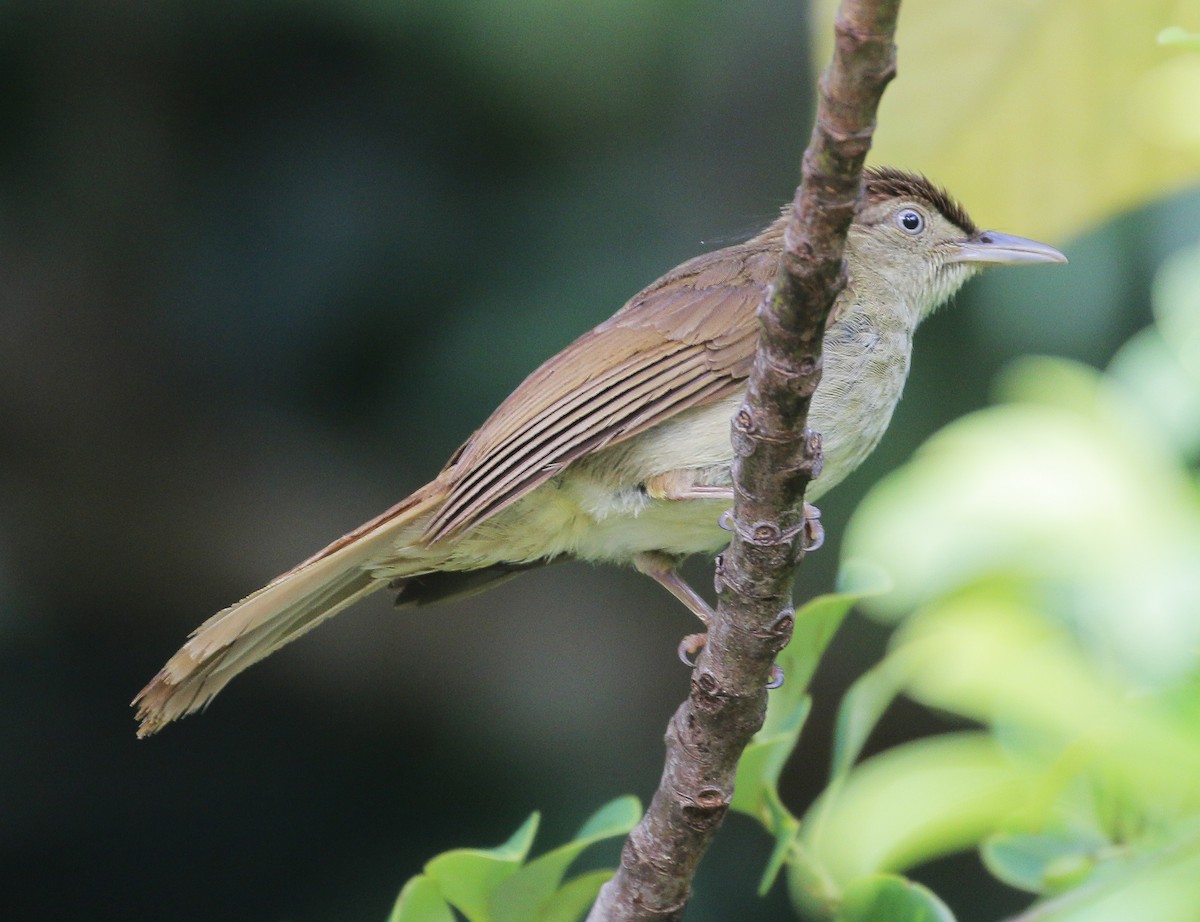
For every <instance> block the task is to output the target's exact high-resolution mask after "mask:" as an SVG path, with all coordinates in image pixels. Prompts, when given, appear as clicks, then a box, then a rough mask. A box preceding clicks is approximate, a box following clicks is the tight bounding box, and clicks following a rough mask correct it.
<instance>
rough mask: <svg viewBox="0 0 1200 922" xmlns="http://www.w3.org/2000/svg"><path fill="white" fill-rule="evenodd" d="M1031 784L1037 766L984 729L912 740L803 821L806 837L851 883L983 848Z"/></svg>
mask: <svg viewBox="0 0 1200 922" xmlns="http://www.w3.org/2000/svg"><path fill="white" fill-rule="evenodd" d="M1030 786H1031V780H1030V775H1029V771H1028V769H1025V768H1022V767H1021V766H1019V765H1017V764H1015V763H1014V762H1013V761H1012V760H1010V759H1009V758H1008V757H1007V755H1006V754H1005V753H1004V752H1003V750H1002V749H1001V748H1000V747H999V746H998V745H996V743H995V742H994V741H992V740H991V739H990V738H989V737H988V736H987V734H985V733H981V732H961V733H948V734H944V735H942V736H937V737H931V738H928V739H923V740H919V741H916V742H913V743H907V744H905V745H903V746H897V747H895V748H893V749H889V750H887V751H886V752H883V753H880V754H879V755H877V756H873V757H872V758H870V759H867V760H866V761H865V762H863V763H861V764H860V765H858V766H856V767H855V768H854V769H853V770H852V771H851V772H850V773H849V774H847V775H846V776H845V777H844V779H843V780H842V782H841V784H839V785H837V786H834V787H831V788H829V789H827V790H826V791H825V793H823V794H822V795H821V797H820V798H819V799H818V800H817V801H816V803H814V804H813V805H812V807H811V808H810V809H809V811H808V813H807V814H806V816H805V818H804V822H803V824H802V826H801V830H800V844H801V845H802V846H803V847H804V848H805V849H806V850H807V851H808V852H809V854H810V856H811V860H812V861H813V862H815V863H816V865H817V866H818V867H820V868H822V869H823V870H824V872H825V873H826V874H827V875H828V878H829V880H830V881H831V882H832V883H833V884H834V885H835V886H838V887H845V886H846V885H848V884H849V883H851V882H852V881H855V880H857V879H859V878H860V877H864V876H866V875H869V874H875V873H879V872H882V871H895V870H903V869H905V868H909V867H912V866H913V865H915V864H918V863H920V862H922V861H927V860H929V859H932V858H935V857H939V856H942V855H946V854H950V853H952V852H955V851H959V850H961V849H964V848H970V847H973V846H975V845H977V844H978V843H979V842H980V841H982V840H983V838H984V837H986V836H987V835H989V834H990V833H991V832H992V831H993V830H994V829H996V828H997V826H998V825H999V824H1000V823H1001V822H1002V821H1003V820H1004V819H1005V818H1007V817H1008V815H1009V814H1010V813H1011V812H1012V811H1013V810H1015V809H1017V808H1018V807H1019V806H1020V804H1021V803H1022V802H1023V798H1024V797H1025V796H1026V795H1027V794H1028V791H1029V790H1030ZM790 879H791V878H790V874H789V881H790Z"/></svg>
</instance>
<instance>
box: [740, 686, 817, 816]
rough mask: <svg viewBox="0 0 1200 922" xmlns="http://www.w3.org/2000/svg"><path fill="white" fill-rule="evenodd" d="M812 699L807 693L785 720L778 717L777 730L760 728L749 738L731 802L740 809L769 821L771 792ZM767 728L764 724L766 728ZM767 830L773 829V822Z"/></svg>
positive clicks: (805, 717)
mask: <svg viewBox="0 0 1200 922" xmlns="http://www.w3.org/2000/svg"><path fill="white" fill-rule="evenodd" d="M811 706H812V699H811V698H809V697H808V696H807V695H805V696H804V697H803V698H801V699H800V701H799V702H798V703H797V705H796V707H795V708H793V710H792V711H791V712H790V713H789V714H787V715H783V716H785V717H786V722H785V721H784V719H783V717H781V718H780V719H779V720H777V721H775V727H774V728H773V729H774V730H775V732H773V733H770V734H768V733H765V732H764V731H763V730H760V731H759V732H758V733H756V734H755V735H754V738H753V739H752V740H751V741H750V745H748V746H747V747H746V750H745V752H743V753H742V758H741V761H740V762H738V770H737V778H736V779H735V781H734V789H733V802H732V803H731V804H730V806H731V807H732V808H733V809H734V810H737V811H738V812H739V813H745V814H746V815H747V816H751V817H753V818H754V819H757V820H759V821H760V822H763V823H764V825H765V824H766V822H767V820H769V818H770V816H769V814H770V810H769V805H768V802H767V800H766V798H767V797H768V795H769V794H772V793H774V792H775V788H776V785H777V784H778V783H779V774H780V772H781V771H782V770H783V766H784V763H785V762H787V759H788V756H790V755H791V754H792V750H793V749H795V748H796V741H797V740H798V739H799V737H800V730H801V729H802V728H803V727H804V721H805V720H806V719H807V718H808V712H809V710H810V708H811ZM764 730H765V728H764ZM767 828H768V831H770V832H774V831H775V830H774V829H772V828H771V827H770V826H768V827H767Z"/></svg>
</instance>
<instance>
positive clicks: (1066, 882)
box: [979, 833, 1107, 894]
mask: <svg viewBox="0 0 1200 922" xmlns="http://www.w3.org/2000/svg"><path fill="white" fill-rule="evenodd" d="M1106 844H1107V843H1105V842H1103V841H1100V840H1098V839H1097V838H1096V837H1094V836H1088V837H1085V838H1080V837H1077V836H1068V835H1065V834H1060V835H1054V834H1040V835H1031V834H1028V833H1016V834H1007V833H1006V834H997V835H994V836H991V837H989V838H988V840H987V841H986V842H984V843H983V845H982V846H981V847H980V850H979V853H980V857H982V859H983V863H984V866H985V867H987V869H988V870H989V871H991V872H992V874H993V875H994V876H995V877H996V878H997V879H998V880H1002V881H1004V883H1006V884H1008V885H1009V886H1010V887H1016V888H1017V889H1018V890H1028V891H1029V892H1030V893H1041V894H1045V893H1054V892H1058V891H1060V890H1063V889H1066V888H1067V887H1069V886H1074V885H1076V884H1078V883H1080V882H1081V881H1082V880H1084V879H1085V878H1086V877H1087V876H1088V874H1090V873H1091V871H1092V868H1093V867H1095V864H1096V861H1097V852H1098V851H1099V849H1100V848H1102V847H1103V846H1105V845H1106Z"/></svg>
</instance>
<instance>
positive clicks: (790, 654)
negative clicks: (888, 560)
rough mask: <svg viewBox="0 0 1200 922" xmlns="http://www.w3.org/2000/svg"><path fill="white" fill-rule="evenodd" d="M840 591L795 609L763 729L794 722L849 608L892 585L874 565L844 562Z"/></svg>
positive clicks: (770, 730)
mask: <svg viewBox="0 0 1200 922" xmlns="http://www.w3.org/2000/svg"><path fill="white" fill-rule="evenodd" d="M839 579H840V581H841V582H842V584H843V585H844V586H845V587H846V588H844V589H843V590H842V591H839V592H834V593H829V594H827V595H821V596H817V597H816V598H815V599H812V600H810V601H809V602H808V603H806V604H805V605H804V606H803V607H801V608H800V610H799V611H797V612H796V626H795V629H794V630H793V632H792V639H791V642H790V643H789V644H788V645H787V646H786V647H785V648H784V649H783V650H782V651H781V652H780V654H779V659H778V663H779V667H780V668H781V669H782V670H783V675H784V680H783V685H782V686H780V687H779V688H777V689H775V690H774V691H773V692H771V700H770V706H769V707H768V708H767V719H766V723H764V724H763V729H762V732H763V733H764V734H767V735H774V734H775V733H778V732H781V730H782V728H783V727H785V726H787V727H791V726H794V724H795V715H796V712H797V711H798V710H799V709H800V708H805V707H807V705H805V704H804V698H805V697H806V695H807V693H808V683H809V682H810V681H812V676H813V673H814V672H816V669H817V665H818V664H819V663H820V662H821V657H822V656H823V655H824V653H825V649H826V648H827V647H828V646H829V642H830V641H831V640H833V636H834V634H836V633H837V629H838V628H839V627H841V624H842V621H843V620H845V618H846V615H847V614H848V613H849V611H850V609H851V608H853V607H854V606H855V605H856V604H858V603H859V602H861V601H862V600H863V599H866V598H870V597H872V596H877V595H880V594H881V593H883V592H885V591H886V590H887V589H889V588H890V586H891V584H890V582H889V581H888V579H887V577H886V576H885V575H884V572H883V571H882V570H881V569H880V568H879V567H877V566H873V565H871V564H867V563H862V562H851V563H849V564H847V565H846V566H845V567H844V568H843V571H842V574H841V575H840V577H839Z"/></svg>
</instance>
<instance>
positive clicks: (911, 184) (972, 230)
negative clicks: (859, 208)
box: [863, 167, 979, 235]
mask: <svg viewBox="0 0 1200 922" xmlns="http://www.w3.org/2000/svg"><path fill="white" fill-rule="evenodd" d="M863 178H864V179H865V180H866V187H867V192H866V199H867V201H868V202H870V203H875V202H880V201H883V200H884V199H889V198H912V199H917V200H918V201H922V202H924V203H925V204H927V205H929V206H930V207H931V208H936V209H937V210H938V211H940V212H941V213H942V217H944V218H945V219H946V220H947V221H950V222H951V223H953V224H955V225H956V226H958V227H961V228H962V229H963V230H964V231H966V233H967V234H968V235H971V234H977V233H979V228H978V227H976V226H975V222H974V221H972V220H971V216H970V215H969V214H967V210H966V209H965V208H963V206H962V205H961V204H960V203H959V202H958V200H957V199H955V198H954V197H953V196H952V195H951V194H950V193H949V192H947V191H946V190H945V189H943V188H942V187H941V186H938V185H935V184H934V183H933V182H931V181H930V180H928V179H927V178H926V177H924V176H922V175H921V174H920V173H906V172H904V171H903V170H896V169H892V168H891V167H873V168H871V169H867V170H864V171H863Z"/></svg>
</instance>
